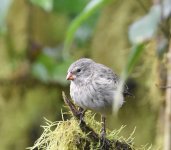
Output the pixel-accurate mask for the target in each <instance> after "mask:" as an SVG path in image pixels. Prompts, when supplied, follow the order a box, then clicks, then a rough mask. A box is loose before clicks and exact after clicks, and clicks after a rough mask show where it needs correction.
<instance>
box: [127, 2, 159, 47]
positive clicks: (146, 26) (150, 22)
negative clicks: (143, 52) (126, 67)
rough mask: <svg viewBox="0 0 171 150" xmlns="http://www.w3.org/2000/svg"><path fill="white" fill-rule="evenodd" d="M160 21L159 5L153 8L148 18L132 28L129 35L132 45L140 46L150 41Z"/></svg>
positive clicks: (139, 21)
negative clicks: (139, 44)
mask: <svg viewBox="0 0 171 150" xmlns="http://www.w3.org/2000/svg"><path fill="white" fill-rule="evenodd" d="M160 19H161V12H160V9H159V7H158V5H157V6H153V7H152V8H151V10H150V12H149V13H148V14H147V15H146V16H144V17H143V18H142V19H140V20H138V21H136V22H135V23H133V24H132V25H131V26H130V28H129V33H128V34H129V40H130V41H131V43H132V44H138V43H142V42H145V41H147V40H150V39H151V38H152V37H153V36H154V35H155V32H156V30H157V27H158V25H159V22H160Z"/></svg>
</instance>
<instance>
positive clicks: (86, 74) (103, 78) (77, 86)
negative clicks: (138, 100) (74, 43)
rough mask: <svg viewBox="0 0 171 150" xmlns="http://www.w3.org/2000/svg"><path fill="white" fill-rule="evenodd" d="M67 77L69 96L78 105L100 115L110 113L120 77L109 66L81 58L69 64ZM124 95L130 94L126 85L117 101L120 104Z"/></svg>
mask: <svg viewBox="0 0 171 150" xmlns="http://www.w3.org/2000/svg"><path fill="white" fill-rule="evenodd" d="M67 79H68V80H71V84H70V95H71V98H72V99H73V100H74V102H75V103H76V104H77V105H78V106H80V107H82V108H83V109H91V110H93V111H95V112H99V113H101V114H102V115H106V114H108V113H111V111H112V104H113V101H114V95H115V93H116V90H117V87H118V85H119V82H120V78H119V77H118V76H117V75H116V74H115V73H114V72H113V71H112V70H111V69H110V68H108V67H106V66H104V65H102V64H99V63H96V62H94V61H93V60H91V59H88V58H82V59H79V60H77V61H75V62H74V63H73V64H71V66H70V67H69V69H68V76H67ZM125 95H130V93H129V92H128V87H127V86H126V85H125V88H124V91H123V97H122V98H121V99H120V101H119V105H120V106H122V104H123V102H124V96H125Z"/></svg>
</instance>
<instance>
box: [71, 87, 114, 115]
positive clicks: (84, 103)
mask: <svg viewBox="0 0 171 150" xmlns="http://www.w3.org/2000/svg"><path fill="white" fill-rule="evenodd" d="M70 94H71V97H72V99H73V100H74V102H75V103H76V104H77V105H78V106H80V107H82V108H84V109H91V110H93V111H95V112H99V113H102V114H107V113H110V112H111V111H112V103H113V98H114V95H113V92H109V93H108V97H105V96H104V95H102V94H101V93H99V92H98V90H94V88H93V87H91V86H82V87H81V88H80V87H77V86H75V85H74V84H71V87H70Z"/></svg>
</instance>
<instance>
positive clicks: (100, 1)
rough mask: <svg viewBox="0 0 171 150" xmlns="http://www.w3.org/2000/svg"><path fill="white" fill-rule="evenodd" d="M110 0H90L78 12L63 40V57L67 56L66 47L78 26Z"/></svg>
mask: <svg viewBox="0 0 171 150" xmlns="http://www.w3.org/2000/svg"><path fill="white" fill-rule="evenodd" d="M108 2H110V0H91V1H90V2H89V3H88V4H87V6H86V7H85V8H84V10H83V11H82V12H81V13H80V15H79V16H78V17H76V19H75V20H74V21H73V22H72V23H71V25H70V26H69V28H68V31H67V35H66V39H65V42H64V50H63V57H64V59H67V58H69V52H68V49H69V47H70V46H71V43H72V41H73V38H74V34H75V32H76V30H77V29H78V27H79V26H80V25H81V24H82V23H83V22H84V21H85V20H86V19H88V18H89V17H90V16H91V15H92V14H93V13H94V12H96V11H97V10H98V9H99V8H100V7H102V6H104V5H106V3H108Z"/></svg>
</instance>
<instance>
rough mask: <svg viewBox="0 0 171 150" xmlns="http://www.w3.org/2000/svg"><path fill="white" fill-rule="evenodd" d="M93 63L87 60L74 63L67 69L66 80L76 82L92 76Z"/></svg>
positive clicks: (82, 59) (83, 59)
mask: <svg viewBox="0 0 171 150" xmlns="http://www.w3.org/2000/svg"><path fill="white" fill-rule="evenodd" d="M93 63H95V62H94V61H93V60H91V59H88V58H81V59H79V60H77V61H75V62H74V63H72V64H71V66H70V67H69V69H68V73H67V77H66V79H67V80H71V81H73V82H76V81H82V80H84V79H86V78H88V77H89V76H90V75H91V74H92V65H93Z"/></svg>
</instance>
